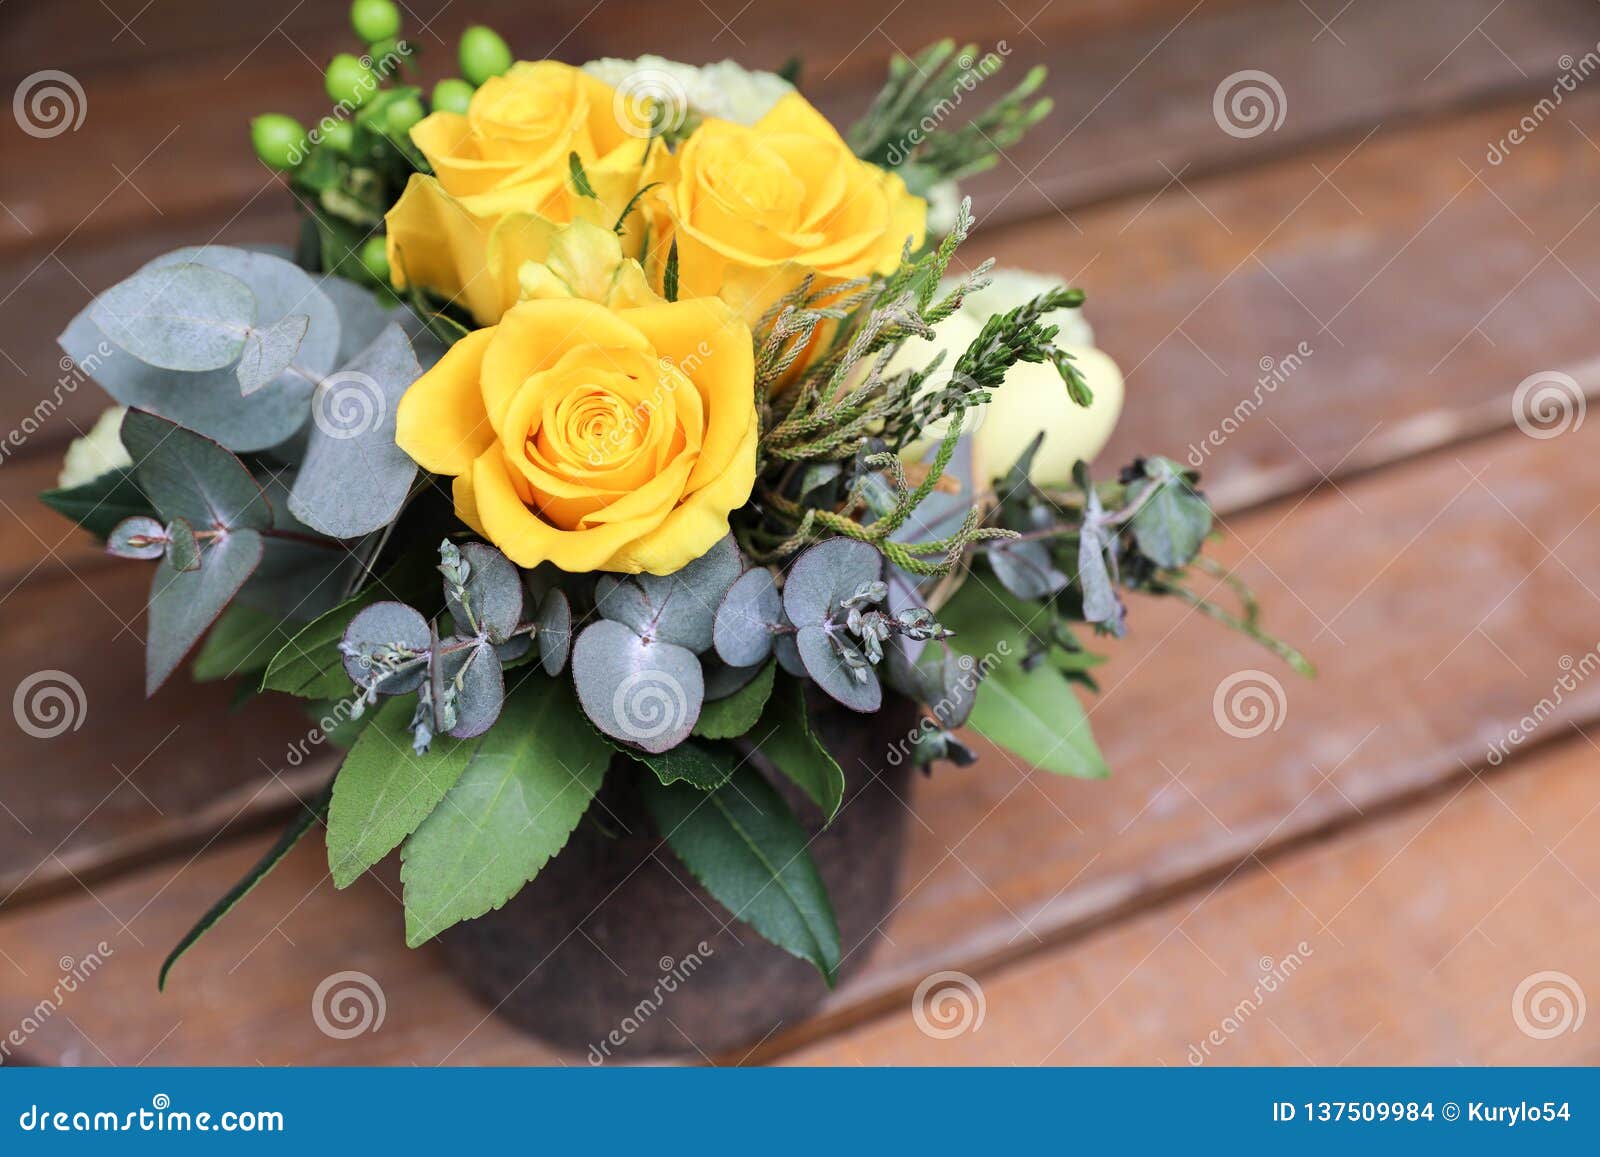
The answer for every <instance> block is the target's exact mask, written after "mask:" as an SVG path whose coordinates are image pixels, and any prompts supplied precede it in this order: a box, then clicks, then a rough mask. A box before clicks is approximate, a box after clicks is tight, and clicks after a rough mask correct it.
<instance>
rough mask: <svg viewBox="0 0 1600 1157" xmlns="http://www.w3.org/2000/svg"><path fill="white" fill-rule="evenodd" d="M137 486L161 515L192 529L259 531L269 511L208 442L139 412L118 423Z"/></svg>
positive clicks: (257, 491)
mask: <svg viewBox="0 0 1600 1157" xmlns="http://www.w3.org/2000/svg"><path fill="white" fill-rule="evenodd" d="M122 444H123V446H124V447H126V449H127V451H128V455H129V456H130V457H131V458H132V459H133V462H134V469H135V471H136V472H137V475H138V479H139V488H140V489H141V490H143V491H144V493H145V494H146V495H148V496H149V498H150V501H151V502H153V503H154V504H155V506H156V509H157V510H159V511H160V512H161V514H162V515H163V516H164V517H166V518H168V519H173V518H182V519H184V520H185V521H187V522H188V523H189V525H190V526H192V527H194V528H195V529H196V530H215V529H221V528H228V529H251V530H265V529H266V528H267V527H269V526H271V525H272V508H271V506H270V505H269V504H268V502H267V498H266V495H264V494H263V493H262V492H261V487H259V486H257V485H256V481H255V479H253V478H251V477H250V472H249V471H248V470H246V469H245V468H244V464H243V463H241V462H240V461H239V460H238V459H237V458H235V457H234V456H233V455H232V454H230V453H229V452H228V451H227V450H226V449H224V448H223V447H222V446H220V445H218V444H217V443H216V442H214V441H212V440H211V439H210V438H207V437H204V436H203V435H201V434H197V433H195V432H194V431H193V430H186V429H184V428H183V427H182V426H179V425H177V424H175V423H173V422H169V421H168V420H167V419H165V418H162V417H158V416H157V415H155V414H147V413H145V412H144V411H143V410H129V411H128V413H127V416H126V417H125V418H123V420H122Z"/></svg>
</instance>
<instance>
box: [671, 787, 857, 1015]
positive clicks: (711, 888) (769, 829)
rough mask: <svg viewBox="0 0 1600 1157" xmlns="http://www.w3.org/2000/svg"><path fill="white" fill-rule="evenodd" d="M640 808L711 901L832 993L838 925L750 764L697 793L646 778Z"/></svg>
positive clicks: (788, 819) (776, 803) (801, 843)
mask: <svg viewBox="0 0 1600 1157" xmlns="http://www.w3.org/2000/svg"><path fill="white" fill-rule="evenodd" d="M644 783H645V785H646V791H645V801H646V803H647V804H648V805H649V808H650V813H651V815H652V817H653V818H654V819H655V822H656V826H657V828H659V829H660V831H661V834H662V835H663V836H664V837H665V838H666V841H667V843H668V845H669V846H670V847H671V848H672V850H673V852H674V854H676V855H677V857H678V859H680V860H681V861H683V864H684V866H685V867H687V868H688V869H689V871H690V873H691V874H692V875H693V876H694V877H695V879H697V880H699V881H700V883H701V884H702V885H704V887H705V889H706V891H708V892H710V893H711V895H712V896H713V897H715V898H716V900H717V902H718V903H720V904H721V905H722V906H723V907H725V908H727V909H728V911H730V912H732V913H733V915H734V916H735V917H736V918H737V919H740V920H743V921H744V922H746V923H747V924H749V925H750V926H751V927H753V928H754V929H755V930H756V931H757V932H759V933H760V934H761V935H762V936H764V937H766V938H767V939H768V940H770V941H771V942H772V943H774V944H776V945H777V946H778V947H780V948H783V949H785V950H786V951H788V952H791V953H793V954H794V955H795V956H798V957H800V958H801V959H802V960H809V961H810V962H811V963H812V964H814V965H815V966H816V968H817V970H818V971H819V972H821V973H822V976H823V979H824V980H826V981H827V983H828V984H829V985H830V986H831V985H832V984H833V983H834V980H835V978H836V976H837V975H838V968H839V959H840V950H839V925H838V921H837V919H836V918H835V917H834V914H833V905H832V904H831V903H829V901H828V893H827V890H826V888H824V886H823V883H822V877H821V876H820V875H818V874H817V868H816V865H815V864H814V863H813V862H812V860H811V855H810V853H809V852H808V851H807V850H806V845H807V844H808V842H809V840H808V837H807V835H806V831H805V829H804V828H802V827H801V826H800V823H799V821H797V820H796V819H795V817H794V813H792V812H791V811H790V810H789V808H788V805H786V804H785V803H784V802H783V797H782V796H780V795H779V794H778V793H777V791H776V790H775V789H774V788H773V787H772V785H771V784H769V783H768V782H767V781H766V780H765V779H764V778H763V777H762V776H761V774H760V773H759V772H757V771H756V770H755V769H753V768H751V767H750V766H749V765H748V764H747V765H745V766H743V767H741V768H739V769H738V770H736V771H735V772H734V773H733V776H732V778H731V779H730V780H729V781H728V782H727V783H726V784H725V785H723V786H722V787H720V788H717V789H716V790H714V791H711V792H701V791H697V790H696V789H694V788H692V787H689V786H687V785H684V784H674V785H672V786H670V787H668V786H665V785H662V784H659V783H655V782H653V781H651V780H649V779H646V780H645V781H644Z"/></svg>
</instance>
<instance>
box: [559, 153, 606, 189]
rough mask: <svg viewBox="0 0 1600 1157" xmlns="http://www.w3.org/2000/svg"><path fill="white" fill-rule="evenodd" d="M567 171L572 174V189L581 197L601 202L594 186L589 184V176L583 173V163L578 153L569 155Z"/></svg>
mask: <svg viewBox="0 0 1600 1157" xmlns="http://www.w3.org/2000/svg"><path fill="white" fill-rule="evenodd" d="M567 170H568V172H570V173H571V174H572V187H573V189H574V190H575V191H576V192H577V194H578V196H580V197H588V198H589V199H590V200H599V196H598V195H597V194H596V193H595V191H594V186H593V185H591V184H589V174H588V173H586V172H584V171H583V161H582V159H580V158H579V156H578V154H577V153H569V154H568V155H567Z"/></svg>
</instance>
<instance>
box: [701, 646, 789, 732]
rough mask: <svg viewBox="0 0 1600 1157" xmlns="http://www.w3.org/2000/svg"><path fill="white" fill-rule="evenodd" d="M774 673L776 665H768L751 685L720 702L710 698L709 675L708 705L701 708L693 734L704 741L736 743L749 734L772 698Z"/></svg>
mask: <svg viewBox="0 0 1600 1157" xmlns="http://www.w3.org/2000/svg"><path fill="white" fill-rule="evenodd" d="M726 669H727V668H724V670H726ZM775 670H776V667H775V665H774V664H773V663H766V664H764V665H762V666H761V667H758V668H756V674H755V677H754V678H752V679H751V680H750V681H749V682H748V683H746V684H745V685H744V686H743V687H740V688H739V689H738V690H736V691H734V692H732V693H731V694H729V695H725V696H722V697H721V698H718V699H713V698H711V697H710V696H711V678H712V677H711V675H710V673H709V672H708V673H707V674H706V696H707V702H706V703H705V705H704V706H703V707H701V708H700V718H699V720H697V721H696V723H695V725H694V734H696V735H698V736H700V737H701V738H703V739H737V738H738V737H739V736H741V735H743V734H744V733H745V732H747V731H749V730H750V729H751V728H752V727H754V726H755V725H756V721H757V720H758V719H760V718H761V710H762V708H763V707H765V706H766V705H767V699H768V698H769V697H770V696H771V695H772V680H773V676H774V673H775Z"/></svg>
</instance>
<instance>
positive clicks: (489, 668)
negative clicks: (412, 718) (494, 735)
mask: <svg viewBox="0 0 1600 1157" xmlns="http://www.w3.org/2000/svg"><path fill="white" fill-rule="evenodd" d="M429 678H430V679H431V680H432V687H431V691H432V694H431V695H430V699H431V700H432V702H433V709H434V718H435V721H436V723H437V729H438V730H440V731H443V732H445V733H447V734H449V735H451V736H454V737H455V738H457V739H471V738H472V737H473V736H475V735H482V734H483V733H484V732H485V731H487V730H489V728H490V727H492V726H494V721H495V720H496V719H498V718H500V707H501V704H502V703H503V702H504V701H505V697H506V686H505V674H504V671H503V670H502V668H501V660H500V656H499V654H498V652H497V651H496V650H495V647H494V644H492V643H490V642H487V641H486V640H484V639H482V638H473V637H463V636H460V635H452V636H450V637H449V638H446V639H440V640H439V643H438V646H437V657H436V658H435V660H434V661H433V663H432V664H430V672H429Z"/></svg>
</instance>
